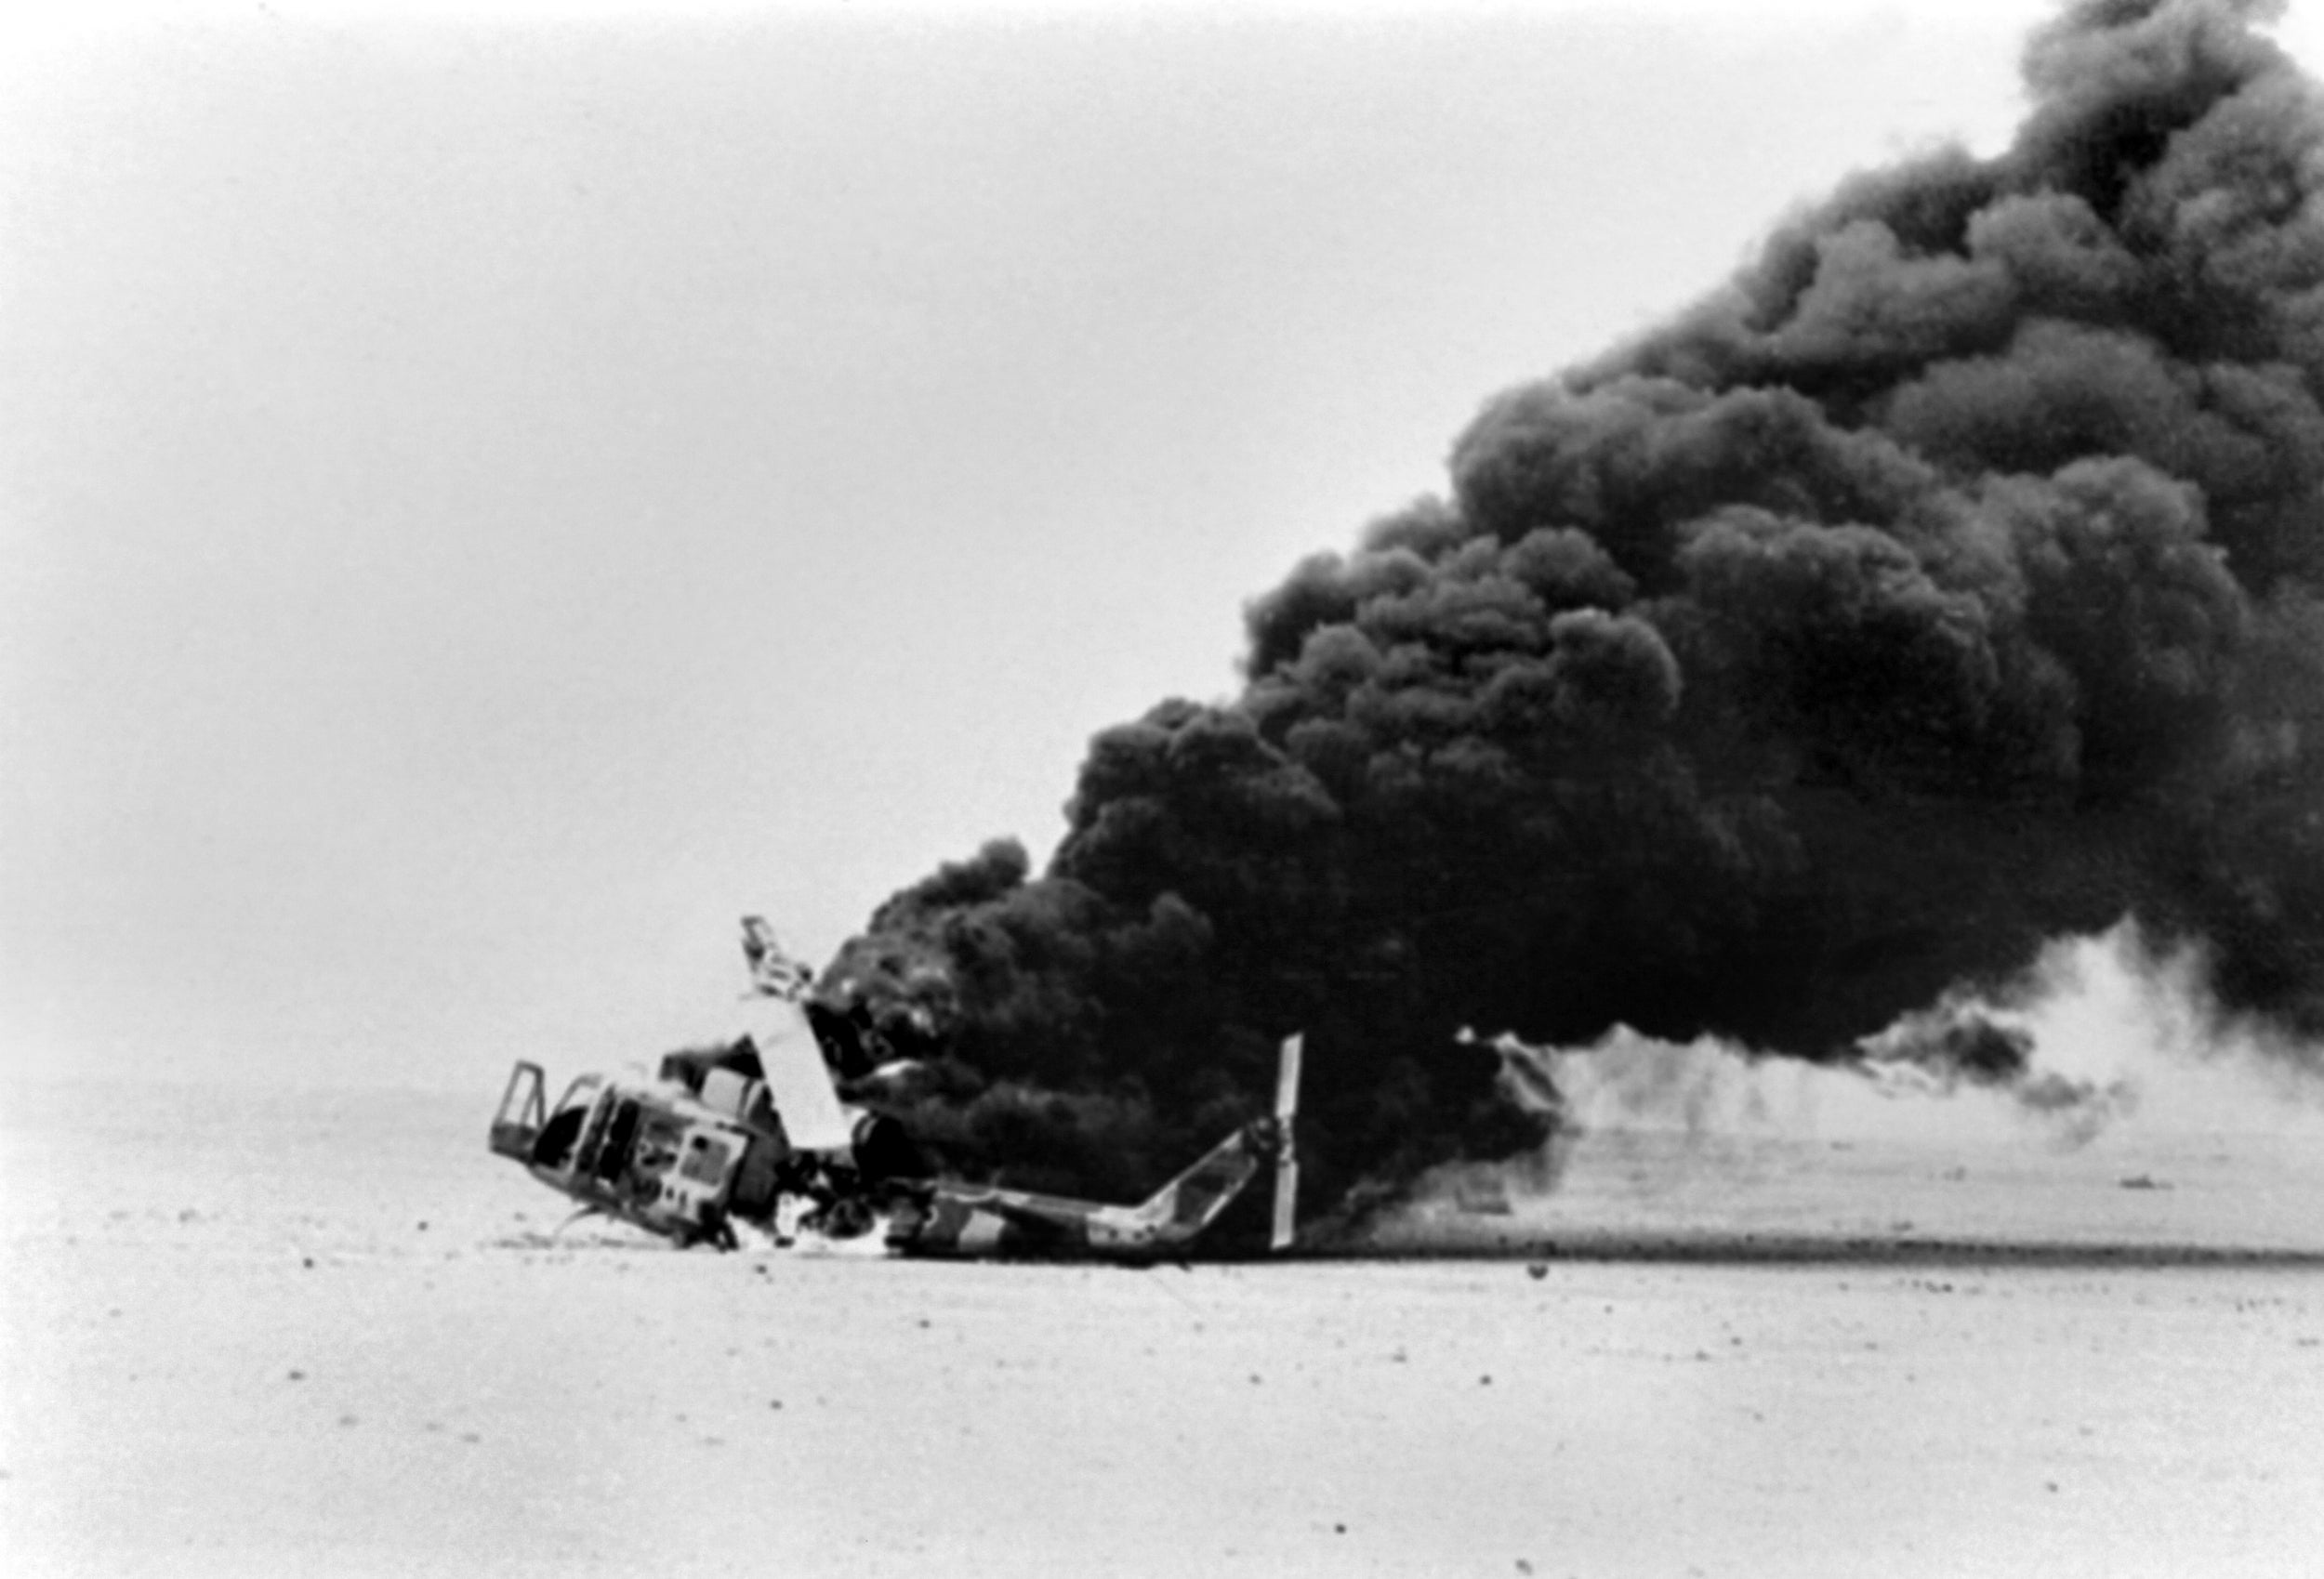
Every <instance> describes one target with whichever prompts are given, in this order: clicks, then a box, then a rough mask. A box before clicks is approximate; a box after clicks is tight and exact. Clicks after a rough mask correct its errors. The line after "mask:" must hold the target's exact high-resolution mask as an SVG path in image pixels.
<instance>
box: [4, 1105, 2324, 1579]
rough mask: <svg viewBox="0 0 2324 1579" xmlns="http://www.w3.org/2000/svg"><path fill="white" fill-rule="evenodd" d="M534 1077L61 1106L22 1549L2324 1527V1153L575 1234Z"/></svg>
mask: <svg viewBox="0 0 2324 1579" xmlns="http://www.w3.org/2000/svg"><path fill="white" fill-rule="evenodd" d="M491 1095H492V1094H491V1093H490V1092H482V1091H480V1093H479V1094H478V1095H477V1097H476V1099H474V1100H473V1101H472V1102H462V1101H458V1100H453V1099H442V1098H436V1097H417V1096H408V1095H398V1096H391V1097H374V1098H359V1097H353V1096H349V1095H345V1094H318V1095H314V1096H311V1097H309V1098H305V1099H292V1098H287V1097H267V1098H263V1099H257V1100H252V1099H246V1098H245V1099H235V1098H233V1097H231V1096H230V1095H228V1094H226V1093H221V1092H216V1091H194V1090H179V1091H163V1092H161V1093H159V1094H158V1096H156V1095H153V1094H145V1095H138V1094H132V1095H131V1097H130V1098H127V1099H124V1098H122V1097H119V1096H118V1095H116V1096H114V1097H112V1099H110V1100H109V1101H107V1102H100V1100H99V1099H100V1097H102V1096H103V1093H101V1092H100V1091H99V1089H98V1088H96V1087H87V1088H82V1089H79V1090H77V1091H72V1092H66V1091H59V1090H58V1089H55V1088H43V1089H36V1090H21V1089H20V1090H17V1091H14V1092H11V1093H9V1094H8V1095H7V1103H6V1107H5V1110H4V1112H0V1118H4V1120H5V1138H6V1147H5V1151H4V1152H0V1156H4V1157H5V1173H4V1174H0V1183H5V1188H6V1215H5V1221H6V1230H7V1241H6V1243H7V1282H6V1294H5V1306H4V1307H0V1316H4V1317H5V1329H0V1330H4V1331H5V1336H6V1346H5V1349H4V1350H0V1355H4V1356H5V1372H4V1374H0V1385H4V1386H5V1400H6V1402H5V1409H4V1410H0V1477H4V1478H0V1570H4V1571H5V1572H7V1573H9V1574H11V1575H46V1574H71V1575H81V1574H92V1575H94V1574H105V1575H112V1574H145V1573H153V1574H160V1573H171V1574H182V1573H195V1574H226V1573H235V1574H247V1573H267V1574H271V1573H302V1574H303V1573H315V1574H340V1573H346V1574H370V1573H380V1574H387V1573H396V1574H425V1573H572V1572H606V1573H631V1572H635V1573H653V1574H657V1575H662V1574H675V1573H694V1572H747V1573H775V1572H786V1573H818V1574H890V1573H892V1574H915V1575H918V1574H955V1573H957V1574H988V1573H989V1574H1012V1575H1013V1574H1026V1573H1065V1572H1124V1573H1164V1574H1176V1573H1187V1574H1193V1573H1212V1572H1249V1573H1282V1572H1290V1573H1326V1572H1328V1573H1398V1574H1403V1573H1414V1574H1422V1573H1425V1574H1465V1573H1476V1574H1522V1573H1536V1574H1572V1575H1578V1576H1588V1575H1605V1574H1628V1573H1639V1574H1673V1575H1684V1574H1692V1573H1700V1574H1706V1575H1709V1574H1766V1573H1782V1574H1835V1575H1838V1574H1848V1575H1856V1574H1862V1573H1866V1572H1879V1573H1883V1574H1888V1575H1910V1574H1959V1573H1973V1574H1982V1573H2040V1574H2107V1575H2122V1574H2157V1575H2161V1574H2169V1575H2173V1576H2174V1579H2175V1576H2184V1575H2190V1574H2211V1573H2284V1574H2293V1573H2306V1572H2318V1571H2320V1569H2319V1565H2324V1468H2319V1466H2320V1465H2324V1270H2317V1268H2316V1267H2315V1266H2314V1265H2313V1264H2311V1263H2310V1262H2309V1261H2308V1260H2307V1259H2306V1257H2307V1254H2308V1253H2312V1252H2316V1251H2319V1250H2324V1166H2320V1165H2317V1164H2313V1163H2309V1162H2307V1161H2306V1158H2307V1156H2308V1155H2310V1154H2311V1152H2310V1151H2305V1150H2302V1149H2299V1148H2290V1149H2287V1148H2286V1147H2285V1146H2283V1145H2277V1146H2274V1147H2272V1148H2271V1147H2269V1146H2266V1145H2247V1146H2238V1145H2230V1144H2227V1143H2225V1142H2215V1143H2210V1144H2209V1145H2208V1149H2205V1148H2201V1147H2197V1148H2193V1149H2189V1147H2188V1146H2187V1144H2186V1143H2185V1142H2184V1140H2182V1141H2179V1142H2173V1143H2172V1144H2171V1145H2161V1144H2160V1143H2157V1144H2156V1145H2153V1146H2150V1147H2149V1148H2148V1149H2147V1150H2146V1151H2121V1150H2118V1151H2114V1152H2107V1151H2105V1149H2104V1147H2103V1146H2101V1147H2093V1148H2091V1149H2090V1150H2089V1151H2085V1152H2082V1153H2078V1154H2077V1155H2078V1156H2079V1157H2080V1158H2081V1159H2082V1160H2081V1161H2080V1162H2071V1161H2060V1160H2058V1159H2057V1158H2056V1157H2054V1156H2053V1155H2052V1154H2051V1153H2049V1152H2046V1151H2041V1150H2040V1148H2033V1149H2032V1150H2031V1151H2027V1149H2025V1148H2022V1147H2021V1148H2017V1149H2014V1150H2010V1149H2004V1148H2001V1147H2000V1143H1999V1142H1998V1141H1996V1142H1994V1143H1993V1146H1992V1147H1991V1148H1989V1149H1988V1150H1987V1151H1978V1150H1976V1149H1975V1148H1974V1146H1972V1147H1970V1148H1969V1149H1968V1150H1962V1149H1961V1148H1960V1147H1955V1148H1952V1149H1950V1150H1943V1151H1939V1150H1932V1149H1929V1148H1926V1147H1922V1148H1918V1149H1916V1148H1914V1147H1909V1146H1903V1145H1889V1144H1886V1143H1884V1142H1882V1141H1881V1140H1879V1139H1878V1138H1859V1139H1857V1140H1855V1141H1850V1142H1831V1141H1819V1142H1816V1143H1815V1144H1807V1143H1803V1142H1802V1143H1795V1142H1782V1143H1776V1142H1771V1141H1766V1140H1764V1139H1763V1140H1760V1141H1755V1142H1752V1143H1751V1144H1750V1146H1748V1147H1742V1148H1741V1149H1740V1150H1737V1145H1739V1143H1736V1144H1733V1145H1727V1146H1726V1148H1725V1150H1724V1151H1722V1148H1721V1146H1718V1145H1713V1146H1710V1147H1704V1146H1701V1145H1697V1144H1691V1143H1690V1144H1688V1145H1685V1146H1681V1145H1680V1144H1679V1143H1678V1142H1676V1141H1674V1140H1672V1139H1670V1138H1668V1137H1665V1138H1662V1139H1660V1140H1655V1139H1651V1138H1649V1139H1644V1140H1642V1139H1638V1138H1631V1139H1628V1140H1623V1141H1620V1142H1613V1141H1609V1142H1608V1143H1606V1144H1605V1145H1604V1146H1602V1147H1600V1148H1598V1149H1596V1150H1593V1151H1589V1152H1587V1153H1585V1154H1582V1155H1579V1156H1578V1157H1577V1158H1576V1159H1574V1160H1573V1162H1572V1163H1571V1165H1569V1167H1568V1170H1567V1174H1566V1178H1565V1181H1564V1187H1563V1190H1562V1191H1561V1192H1560V1193H1559V1194H1558V1195H1557V1196H1555V1197H1552V1200H1551V1202H1550V1203H1548V1204H1538V1205H1537V1204H1528V1203H1525V1202H1523V1201H1521V1202H1520V1203H1519V1204H1520V1208H1521V1211H1522V1212H1524V1213H1528V1214H1530V1215H1529V1216H1518V1217H1498V1218H1465V1219H1460V1220H1462V1221H1464V1222H1466V1223H1468V1225H1469V1226H1470V1227H1471V1228H1472V1229H1475V1230H1478V1231H1480V1232H1481V1233H1483V1234H1484V1235H1485V1236H1486V1239H1490V1238H1491V1237H1492V1236H1495V1235H1517V1236H1519V1237H1523V1236H1525V1235H1534V1236H1536V1237H1538V1238H1544V1239H1548V1240H1551V1241H1553V1242H1556V1243H1559V1244H1560V1245H1561V1246H1562V1248H1563V1249H1565V1251H1567V1252H1571V1251H1572V1250H1573V1249H1575V1248H1577V1247H1579V1246H1583V1245H1585V1244H1587V1243H1589V1242H1590V1240H1591V1233H1590V1231H1589V1230H1590V1229H1591V1224H1592V1223H1595V1224H1597V1225H1598V1227H1599V1229H1600V1230H1602V1232H1601V1233H1600V1238H1601V1239H1602V1240H1603V1241H1604V1242H1605V1243H1616V1242H1621V1241H1627V1242H1629V1243H1634V1244H1638V1245H1644V1246H1646V1247H1647V1248H1650V1249H1651V1248H1653V1247H1655V1246H1657V1245H1658V1246H1660V1247H1661V1248H1662V1249H1664V1250H1668V1249H1670V1247H1672V1246H1673V1245H1681V1246H1682V1247H1683V1248H1685V1249H1686V1250H1687V1253H1688V1256H1689V1257H1690V1258H1684V1259H1678V1260H1653V1259H1627V1260H1625V1259H1617V1260H1610V1261H1601V1260H1591V1259H1586V1258H1581V1257H1576V1256H1574V1255H1572V1254H1570V1253H1567V1254H1560V1255H1558V1256H1556V1257H1553V1258H1550V1259H1547V1260H1546V1261H1544V1262H1541V1263H1538V1265H1539V1275H1536V1274H1535V1267H1534V1264H1531V1258H1530V1257H1528V1256H1525V1255H1519V1256H1517V1257H1513V1258H1500V1259H1488V1258H1472V1259H1434V1260H1404V1261H1385V1262H1383V1261H1307V1262H1301V1263H1294V1264H1287V1265H1274V1266H1265V1265H1250V1266H1224V1267H1204V1268H1196V1269H1195V1270H1169V1269H1165V1270H1155V1271H1150V1272H1131V1271H1121V1270H1110V1269H1093V1268H1041V1267H993V1266H931V1265H922V1264H905V1263H893V1262H882V1261H870V1260H860V1259H846V1258H838V1257H821V1258H815V1257H799V1256H796V1255H788V1256H786V1255H763V1256H751V1255H742V1256H727V1257H720V1256H717V1255H713V1254H710V1253H707V1252H696V1253H693V1254H679V1253H674V1252H670V1251H667V1250H665V1249H663V1248H661V1247H659V1246H658V1245H656V1244H654V1243H650V1242H646V1241H642V1240H638V1239H633V1238H631V1237H629V1236H627V1235H626V1234H619V1233H614V1232H600V1231H594V1230H590V1229H588V1227H586V1226H585V1227H583V1228H581V1229H579V1230H574V1231H571V1232H569V1233H567V1234H566V1235H564V1236H562V1237H561V1238H559V1239H556V1240H553V1241H552V1240H550V1239H548V1230H549V1229H551V1228H553V1227H554V1226H555V1225H556V1223H557V1221H558V1219H559V1217H560V1212H559V1206H560V1203H559V1202H558V1201H557V1200H556V1199H555V1198H554V1197H552V1196H550V1195H548V1193H547V1192H546V1191H541V1190H539V1189H538V1187H536V1186H535V1185H533V1184H531V1183H530V1182H529V1181H528V1180H526V1179H525V1178H523V1177H522V1175H521V1174H519V1173H518V1172H517V1171H516V1170H514V1169H513V1168H510V1167H508V1166H507V1165H501V1164H496V1163H495V1161H494V1160H493V1159H492V1158H490V1157H489V1156H487V1155H486V1154H485V1152H484V1150H483V1145H482V1128H483V1121H484V1118H485V1116H486V1110H487V1109H488V1108H489V1105H490V1101H491ZM2174 1147H2175V1148H2176V1149H2174ZM1682 1151H1684V1159H1683V1160H1681V1159H1680V1153H1681V1152H1682ZM2093 1152H2094V1153H2096V1154H2095V1155H2094V1156H2093ZM2013 1169H2014V1170H2015V1171H2014V1172H2013V1171H2012V1170H2013ZM2126 1178H2128V1179H2133V1180H2135V1179H2139V1178H2145V1180H2146V1183H2144V1184H2140V1183H2133V1184H2132V1185H2130V1186H2127V1187H2126V1186H2125V1185H2124V1183H2123V1180H2124V1179H2126ZM2148 1184H2151V1185H2152V1186H2154V1187H2153V1188H2147V1187H2146V1186H2147V1185H2148ZM2254 1203H2257V1204H2256V1205H2254ZM1948 1212H1949V1213H1951V1214H1952V1215H1951V1217H1948V1216H1947V1214H1948ZM2254 1213H2257V1215H2256V1216H2254V1215H2253V1214H2254ZM1448 1220H1449V1219H1448ZM1900 1223H1909V1224H1911V1225H1912V1226H1911V1227H1910V1228H1909V1229H1905V1230H1899V1229H1898V1227H1897V1225H1898V1224H1900ZM2238 1224H2241V1226H2242V1228H2243V1229H2248V1230H2250V1231H2249V1232H2243V1231H2239V1230H2238ZM2304 1224H2314V1225H2315V1227H2314V1229H2313V1230H2312V1231H2310V1232H2308V1233H2307V1234H2306V1236H2305V1239H2304V1242H2303V1241H2302V1237H2301V1232H2300V1230H2301V1228H2302V1225H2304ZM1440 1226H1442V1225H1441V1224H1440ZM1687 1230H1700V1234H1701V1235H1702V1237H1698V1238H1697V1241H1695V1242H1692V1243H1684V1238H1685V1232H1686V1231H1687ZM2004 1230H2007V1231H2004ZM1753 1234H1763V1235H1764V1236H1765V1238H1766V1240H1767V1242H1768V1243H1775V1242H1778V1241H1779V1242H1781V1243H1786V1244H1789V1246H1791V1249H1792V1251H1793V1252H1794V1253H1793V1254H1791V1255H1790V1257H1789V1258H1776V1259H1767V1258H1754V1257H1752V1256H1750V1255H1748V1254H1735V1255H1729V1254H1726V1253H1723V1252H1722V1251H1721V1250H1720V1248H1719V1247H1720V1245H1722V1244H1724V1245H1727V1246H1729V1247H1730V1248H1732V1247H1733V1246H1735V1245H1736V1244H1740V1243H1746V1236H1750V1235H1753ZM1981 1234H1982V1235H1986V1236H1987V1237H1988V1238H1995V1239H1999V1240H2000V1241H2002V1242H2005V1243H2015V1244H2016V1245H2018V1246H2019V1247H2020V1250H2021V1253H2020V1254H2018V1255H2016V1256H2014V1257H2012V1256H1989V1255H1986V1254H1984V1253H1982V1252H1979V1251H1977V1250H1976V1249H1975V1242H1976V1240H1977V1236H1979V1235H1981ZM1948 1236H1952V1237H1948ZM2247 1241H2248V1243H2246V1242H2247ZM1899 1242H1903V1243H1919V1244H1920V1245H1921V1252H1920V1253H1917V1254H1914V1255H1908V1256H1907V1257H1904V1258H1902V1259H1883V1258H1882V1257H1880V1256H1877V1255H1863V1254H1859V1252H1858V1250H1857V1249H1856V1248H1852V1245H1855V1244H1866V1245H1869V1244H1878V1243H1890V1244H1894V1243H1899ZM2133 1243H2148V1244H2151V1245H2167V1246H2177V1247H2178V1249H2179V1252H2181V1254H2179V1255H2178V1256H2177V1257H2176V1260H2175V1263H2174V1261H2173V1257H2170V1256H2166V1257H2159V1258H2158V1257H2143V1258H2142V1257H2133V1258H2132V1259H2131V1260H2129V1261H2124V1260H2121V1259H2119V1258H2117V1256H2116V1252H2118V1251H2119V1249H2120V1247H2121V1246H2123V1245H2125V1244H2133ZM2109 1246H2111V1247H2113V1248H2112V1249H2109V1248H2108V1247H2109ZM2239 1246H2240V1247H2241V1248H2243V1249H2258V1250H2262V1251H2265V1252H2267V1253H2268V1254H2266V1255H2263V1256H2261V1257H2256V1258H2247V1257H2240V1253H2239V1250H2238V1247H2239ZM2027 1247H2032V1248H2030V1249H2028V1248H2027ZM2190 1255H2191V1256H2192V1257H2193V1258H2190ZM2221 1255H2226V1256H2227V1257H2228V1258H2225V1259H2205V1258H2204V1257H2216V1256H2221Z"/></svg>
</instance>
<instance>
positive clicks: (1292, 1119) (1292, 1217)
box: [1267, 1033, 1307, 1250]
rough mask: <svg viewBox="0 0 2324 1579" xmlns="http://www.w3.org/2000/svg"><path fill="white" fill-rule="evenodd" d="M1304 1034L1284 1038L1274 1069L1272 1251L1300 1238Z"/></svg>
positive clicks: (1270, 1246)
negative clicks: (1273, 1207)
mask: <svg viewBox="0 0 2324 1579" xmlns="http://www.w3.org/2000/svg"><path fill="white" fill-rule="evenodd" d="M1306 1048H1307V1037H1306V1034H1305V1033H1299V1034H1296V1035H1291V1036H1287V1037H1285V1038H1284V1039H1283V1062H1282V1064H1281V1066H1280V1067H1279V1068H1278V1069H1277V1070H1276V1072H1275V1128H1276V1131H1277V1138H1276V1140H1275V1219H1274V1233H1273V1234H1272V1235H1270V1236H1269V1239H1268V1242H1267V1247H1268V1248H1269V1249H1271V1250H1288V1249H1289V1248H1290V1247H1291V1242H1292V1241H1293V1240H1294V1239H1296V1238H1298V1237H1299V1203H1300V1153H1299V1141H1298V1138H1297V1135H1296V1133H1295V1132H1296V1130H1297V1128H1298V1119H1299V1112H1300V1059H1301V1055H1302V1054H1303V1053H1304V1052H1305V1051H1306Z"/></svg>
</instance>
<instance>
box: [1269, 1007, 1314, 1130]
mask: <svg viewBox="0 0 2324 1579" xmlns="http://www.w3.org/2000/svg"><path fill="white" fill-rule="evenodd" d="M1306 1048H1307V1033H1305V1032H1304V1031H1302V1032H1300V1033H1297V1034H1295V1035H1290V1036H1286V1037H1285V1038H1284V1039H1283V1061H1282V1063H1281V1064H1280V1065H1278V1066H1277V1072H1276V1075H1275V1117H1276V1118H1278V1119H1281V1120H1282V1121H1283V1124H1284V1126H1285V1127H1286V1128H1288V1127H1289V1126H1290V1123H1291V1119H1292V1117H1293V1115H1294V1114H1296V1113H1297V1112H1299V1111H1300V1055H1301V1053H1302V1052H1304V1051H1305V1050H1306Z"/></svg>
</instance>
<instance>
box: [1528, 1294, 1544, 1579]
mask: <svg viewBox="0 0 2324 1579" xmlns="http://www.w3.org/2000/svg"><path fill="white" fill-rule="evenodd" d="M1549 1275H1550V1264H1549V1263H1548V1262H1547V1261H1528V1262H1527V1263H1525V1276H1527V1277H1529V1278H1535V1279H1539V1278H1545V1277H1548V1276H1549ZM1527 1572H1531V1570H1529V1569H1528V1570H1527Z"/></svg>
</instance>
